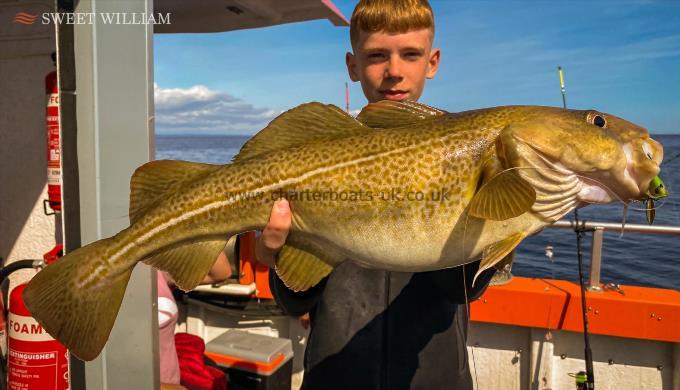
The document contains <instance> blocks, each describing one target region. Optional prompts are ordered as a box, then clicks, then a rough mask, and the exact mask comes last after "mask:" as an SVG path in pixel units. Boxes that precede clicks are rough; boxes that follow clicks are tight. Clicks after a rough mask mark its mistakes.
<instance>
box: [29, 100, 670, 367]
mask: <svg viewBox="0 0 680 390" xmlns="http://www.w3.org/2000/svg"><path fill="white" fill-rule="evenodd" d="M381 104H382V105H381ZM385 104H387V103H384V104H383V103H378V105H369V106H368V107H367V109H371V108H372V107H373V108H375V107H378V108H381V107H383V105H385ZM317 105H318V104H317ZM393 105H394V104H393ZM411 106H412V107H415V106H416V104H415V103H411ZM301 107H302V108H300V110H301V109H304V108H305V106H301ZM306 107H312V108H314V107H317V106H313V104H312V105H311V106H310V105H307V106H306ZM317 108H318V107H317ZM391 108H392V107H391V106H388V107H387V109H388V110H389V109H391ZM416 108H417V107H416ZM318 109H319V110H320V111H319V112H321V114H315V115H317V117H318V118H319V120H320V121H321V123H322V121H323V116H324V115H325V114H323V113H324V112H325V111H323V109H322V108H318ZM365 110H366V109H365ZM339 111H340V110H339V109H337V108H333V109H332V110H330V111H329V114H328V115H329V116H330V115H335V116H340V117H338V118H336V119H337V122H338V123H340V122H342V121H345V122H346V123H347V126H348V129H347V131H346V134H344V135H343V136H335V135H334V137H330V136H329V137H324V136H323V134H324V131H323V128H320V129H313V128H310V129H311V130H310V131H312V132H314V131H316V133H315V134H316V135H313V134H312V135H305V134H304V133H299V132H298V133H296V134H294V136H295V137H297V138H294V137H293V139H295V140H298V139H300V140H302V141H300V142H299V143H298V142H297V141H296V143H292V144H291V143H290V142H289V144H286V145H284V147H281V148H276V147H268V146H267V145H266V144H265V143H264V142H265V140H266V136H265V135H266V134H264V133H265V132H266V131H267V129H265V130H263V132H262V133H261V134H258V136H256V137H255V138H254V140H258V141H256V142H257V143H258V144H257V145H256V146H257V147H258V148H259V149H257V150H260V151H261V153H259V154H256V155H249V156H247V155H246V156H245V157H243V158H236V160H235V162H233V163H231V164H227V165H224V166H209V165H205V164H203V165H200V164H197V165H196V166H191V163H181V162H165V163H164V162H151V163H149V164H147V165H145V166H143V167H141V168H140V169H139V170H138V173H136V174H135V177H137V178H140V177H142V176H141V175H142V174H145V172H146V171H152V170H153V169H159V168H155V167H161V168H163V167H165V168H163V169H165V170H159V171H158V172H160V173H158V174H157V176H153V174H152V175H151V176H149V177H150V178H151V179H153V178H154V177H157V178H158V180H163V181H165V182H164V183H162V185H161V186H160V187H161V190H159V185H158V184H157V183H155V182H154V180H151V179H148V178H147V179H145V180H147V181H146V182H143V181H141V179H139V180H137V181H135V180H136V179H135V177H133V181H132V182H133V188H132V195H131V199H132V198H133V197H134V199H135V202H137V203H145V202H146V201H145V199H144V198H145V196H144V195H145V193H144V191H148V192H149V199H148V204H147V203H145V204H143V205H132V201H131V221H132V224H131V226H130V227H129V228H127V229H125V230H123V231H121V232H120V233H118V234H116V235H115V236H114V237H111V238H107V239H104V240H100V241H97V242H95V243H92V244H90V245H88V246H85V247H83V248H80V249H78V250H76V251H74V252H72V253H70V254H68V255H67V256H65V257H64V258H63V259H61V260H60V261H59V262H57V263H56V264H55V265H52V266H49V267H47V268H46V269H45V270H43V271H41V272H40V273H38V275H37V276H36V277H35V278H34V279H33V281H32V282H31V284H30V285H29V287H28V288H27V290H26V292H25V293H24V298H25V299H26V301H27V305H28V306H29V309H30V310H31V311H32V312H33V314H34V315H35V317H36V318H37V319H38V321H39V322H40V323H41V324H42V325H43V326H44V328H45V329H46V330H47V331H48V332H49V333H50V334H52V335H53V336H55V337H56V338H57V339H59V340H60V341H62V342H63V343H64V344H65V345H66V346H67V347H68V348H69V349H71V350H72V351H73V352H74V353H75V354H76V355H77V356H79V357H81V358H83V359H85V360H91V359H93V358H94V357H96V356H97V355H98V354H99V352H100V351H101V349H102V348H103V345H104V343H105V342H106V340H107V338H108V334H109V332H110V330H111V327H112V326H113V321H114V319H115V316H116V315H117V312H118V308H119V306H120V302H121V300H122V296H123V293H124V291H125V286H126V284H127V280H128V278H129V275H130V273H131V271H132V269H133V268H134V266H135V265H136V264H137V263H138V262H139V261H145V262H148V263H150V264H153V265H154V266H156V267H158V268H160V269H163V270H167V271H169V272H170V273H171V275H172V276H173V277H174V278H175V280H176V282H177V284H178V285H179V286H180V287H182V288H184V289H191V288H193V287H194V286H195V285H196V284H197V283H198V282H199V281H200V279H201V278H202V276H203V275H204V274H205V273H206V272H207V270H208V269H209V268H210V265H211V261H212V260H213V259H214V258H215V257H214V255H216V254H217V252H218V251H219V250H221V249H222V248H223V247H224V243H225V242H226V239H227V237H230V236H233V235H234V234H237V233H241V232H244V231H249V230H255V229H262V228H263V227H264V226H265V224H266V223H267V220H268V217H269V213H270V211H271V208H272V204H273V201H274V199H276V198H278V197H280V196H285V197H286V198H288V199H289V201H290V204H291V209H292V211H293V224H292V228H291V232H290V235H289V237H288V241H287V245H290V246H291V247H292V248H297V249H299V250H302V251H303V252H307V253H310V254H312V255H314V256H315V257H317V258H318V259H320V260H321V261H322V262H324V263H325V264H328V265H330V266H331V267H332V266H335V265H337V264H338V263H340V262H342V261H345V260H346V259H351V260H352V261H355V262H357V263H359V264H361V265H363V266H366V267H373V268H381V269H386V270H392V271H427V270H435V269H442V268H447V267H453V266H457V265H460V264H465V263H468V262H471V261H474V260H477V259H479V258H480V257H483V258H484V259H483V261H482V265H483V267H490V266H492V265H493V264H494V263H495V262H497V261H498V260H499V259H500V257H502V256H504V254H505V253H507V252H508V251H509V250H511V249H512V248H514V246H516V245H517V244H518V243H519V242H521V240H522V239H523V238H524V237H526V236H527V235H530V234H532V233H534V232H536V231H538V230H540V229H542V228H544V227H545V226H547V225H549V224H551V223H553V222H554V221H556V220H558V219H559V218H561V217H562V216H563V215H565V214H566V213H568V212H569V211H571V210H572V209H573V208H575V207H580V206H583V205H585V204H587V203H607V202H612V201H621V202H624V203H627V202H629V201H631V200H639V199H643V198H646V192H647V191H648V188H649V183H650V181H651V180H652V178H653V177H655V176H656V175H657V174H658V171H659V164H660V162H661V159H662V158H663V150H662V148H661V146H660V145H659V144H658V143H656V142H655V141H653V140H651V139H650V138H649V135H648V133H647V131H646V130H645V129H643V128H641V127H639V126H636V125H634V124H632V123H630V122H627V121H625V120H623V119H620V118H617V117H614V116H611V115H609V114H604V113H599V112H596V111H592V110H586V111H576V110H562V109H557V108H551V107H536V106H508V107H496V108H489V109H481V110H475V111H467V112H462V113H442V112H441V111H438V110H437V111H435V110H434V109H432V110H431V114H432V115H429V114H428V115H420V116H416V120H415V121H411V122H409V123H408V124H406V125H404V126H385V128H376V127H375V126H374V127H368V126H366V125H364V124H362V123H360V122H358V121H355V120H354V119H352V118H350V117H348V116H347V117H345V118H343V117H342V115H345V114H338V112H339ZM290 112H291V113H292V112H294V110H291V111H290ZM369 112H370V111H369ZM388 112H389V111H388ZM422 112H429V111H428V108H427V107H425V108H424V109H422ZM285 115H286V114H283V115H282V116H281V117H280V118H282V119H281V120H280V121H279V122H278V124H277V126H285V121H286V120H287V119H286V118H288V117H285ZM317 117H315V116H310V117H309V118H311V119H309V118H304V120H301V121H299V123H301V125H304V126H310V123H312V124H313V123H314V121H316V118H317ZM359 118H362V116H361V115H360V116H359ZM387 118H388V119H389V115H388V116H387ZM597 118H599V119H597ZM373 119H375V120H373V121H372V122H370V123H372V126H373V125H374V124H375V123H377V124H380V122H381V120H383V119H381V118H380V117H375V118H373ZM293 120H294V119H293ZM281 121H283V122H284V123H281ZM387 121H388V122H389V120H387ZM274 123H275V122H272V125H270V127H271V126H274ZM296 123H298V122H296ZM600 125H602V126H600ZM378 127H379V126H378ZM329 131H330V130H329ZM343 131H344V130H342V129H334V130H333V134H339V133H342V132H343ZM310 134H311V133H310ZM306 137H309V138H313V139H312V140H311V141H309V142H303V140H304V139H305V138H306ZM280 138H281V139H283V140H284V141H282V142H286V141H285V140H286V138H285V137H280ZM272 142H273V141H272ZM277 142H278V141H277ZM248 147H249V146H248V144H246V146H245V147H244V151H242V152H241V154H244V153H246V150H247V149H248ZM184 164H186V167H187V169H190V170H192V172H191V174H189V173H186V174H184V173H182V171H181V170H182V167H183V166H185V165H184ZM173 167H174V168H173ZM178 167H179V168H178ZM172 169H175V171H173V170H172ZM177 170H179V173H177V172H176V171H177ZM173 172H174V173H173ZM163 174H167V176H168V177H166V178H164V177H163ZM500 177H506V178H510V180H509V181H508V180H506V181H504V182H502V183H511V184H512V183H515V185H517V186H519V187H517V188H520V189H523V191H524V192H522V193H520V192H517V193H513V192H512V191H515V190H514V189H509V188H515V187H507V188H506V187H504V186H505V184H504V185H498V184H495V183H500V182H499V181H494V180H496V179H498V178H500ZM136 186H137V187H136ZM164 186H165V187H164ZM140 188H141V189H142V190H144V191H142V194H141V195H139V190H140ZM166 188H167V190H166ZM135 191H137V193H136V192H135ZM158 191H161V192H162V193H161V194H160V196H159V194H152V193H153V192H158ZM489 191H491V192H489ZM493 191H495V192H493ZM333 193H335V194H336V195H337V197H336V198H333V197H332V194H333ZM488 193H492V194H498V199H500V200H501V201H503V202H505V203H502V202H501V203H498V204H495V203H494V202H495V200H496V195H492V196H490V197H487V198H488V199H490V201H487V203H484V200H480V199H487V198H484V197H483V196H482V195H481V194H488ZM324 194H325V195H324ZM341 194H346V195H347V196H346V197H345V198H343V195H341ZM352 194H354V195H352ZM369 194H370V196H369ZM409 194H412V198H411V199H410V200H409V199H405V198H406V197H408V196H409ZM417 194H422V195H417ZM522 194H523V195H522ZM527 194H535V199H534V198H531V197H530V198H527V196H534V195H527ZM154 196H155V197H154ZM418 196H422V198H418ZM527 199H529V201H530V202H529V203H527V207H526V209H522V207H524V206H523V204H525V203H526V200H527ZM475 200H477V204H476V205H475V206H477V205H478V206H479V207H477V208H475V211H474V213H472V214H471V205H472V204H473V203H474V202H475ZM523 202H524V203H523ZM507 205H510V206H511V207H509V208H508V207H506V206H507ZM133 206H134V207H133ZM137 206H139V207H137ZM142 206H143V207H142ZM517 207H519V209H520V210H521V212H520V213H515V214H512V213H514V211H513V210H515V209H516V208H517ZM509 210H510V211H509ZM485 213H489V216H486V214H485ZM491 215H501V216H503V215H506V216H505V217H501V218H496V217H491ZM192 254H196V255H197V256H198V255H201V256H202V258H196V259H192V258H191V256H192ZM213 254H214V255H213ZM211 256H212V257H211ZM184 259H191V261H184ZM206 260H207V262H206ZM199 263H200V264H199ZM305 264H306V263H305ZM193 268H196V270H198V271H196V270H194V269H193ZM303 271H304V270H303ZM296 272H297V271H296ZM301 272H302V271H301ZM55 291H56V293H55ZM79 313H87V314H85V315H84V316H83V315H82V314H79ZM83 334H87V335H90V336H88V337H87V338H83V337H82V335H83Z"/></svg>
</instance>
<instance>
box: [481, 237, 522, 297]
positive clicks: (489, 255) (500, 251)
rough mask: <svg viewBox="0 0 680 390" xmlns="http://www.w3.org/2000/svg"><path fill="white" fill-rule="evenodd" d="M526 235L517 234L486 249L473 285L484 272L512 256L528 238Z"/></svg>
mask: <svg viewBox="0 0 680 390" xmlns="http://www.w3.org/2000/svg"><path fill="white" fill-rule="evenodd" d="M526 236H527V235H526V233H521V232H520V233H515V234H513V235H512V236H510V237H508V238H506V239H504V240H501V241H499V242H497V243H495V244H491V245H489V246H487V247H486V248H484V252H483V254H482V261H481V262H480V263H479V269H478V270H477V273H476V274H475V277H474V279H473V280H472V284H473V285H474V283H475V281H476V280H477V277H478V276H479V274H481V273H482V272H483V271H484V270H486V269H489V268H491V267H493V266H494V265H496V264H498V263H499V262H500V261H501V260H503V259H504V258H506V257H507V256H512V255H511V253H512V251H513V250H514V249H515V248H516V247H517V245H519V244H520V243H521V242H522V240H524V238H526ZM508 260H509V261H512V258H510V259H508Z"/></svg>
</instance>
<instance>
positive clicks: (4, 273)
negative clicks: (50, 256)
mask: <svg viewBox="0 0 680 390" xmlns="http://www.w3.org/2000/svg"><path fill="white" fill-rule="evenodd" d="M40 264H43V261H42V260H17V261H13V262H11V263H9V264H7V265H6V266H4V267H2V268H0V284H2V282H4V281H5V279H6V278H7V277H8V276H9V275H10V274H11V273H12V272H14V271H17V270H20V269H26V268H36V267H38V266H40Z"/></svg>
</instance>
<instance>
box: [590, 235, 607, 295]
mask: <svg viewBox="0 0 680 390" xmlns="http://www.w3.org/2000/svg"><path fill="white" fill-rule="evenodd" d="M603 236H604V228H603V227H602V226H597V227H596V228H595V229H594V230H593V241H592V245H591V246H590V278H589V279H588V291H602V287H600V268H601V266H602V239H603Z"/></svg>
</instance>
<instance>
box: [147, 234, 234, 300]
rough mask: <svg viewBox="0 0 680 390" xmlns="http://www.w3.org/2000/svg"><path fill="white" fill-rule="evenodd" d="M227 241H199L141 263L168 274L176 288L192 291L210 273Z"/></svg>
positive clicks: (167, 250) (164, 252) (172, 248)
mask: <svg viewBox="0 0 680 390" xmlns="http://www.w3.org/2000/svg"><path fill="white" fill-rule="evenodd" d="M226 244H227V239H221V240H210V241H199V242H194V243H189V244H186V243H185V244H183V245H179V246H175V247H171V248H169V249H165V250H163V251H161V252H159V253H157V254H155V255H153V256H151V257H149V258H146V259H144V260H143V261H142V262H144V263H145V264H148V265H150V266H152V267H154V268H157V269H159V270H161V271H165V272H167V273H169V274H170V277H171V278H172V280H173V281H174V282H175V284H176V285H177V287H179V288H181V289H182V290H184V291H189V290H193V289H194V288H195V287H196V286H198V285H199V283H201V280H203V278H204V277H205V275H207V274H208V272H210V268H212V266H213V264H214V263H215V260H217V256H218V255H219V253H220V251H221V250H223V249H224V247H225V246H226Z"/></svg>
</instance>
